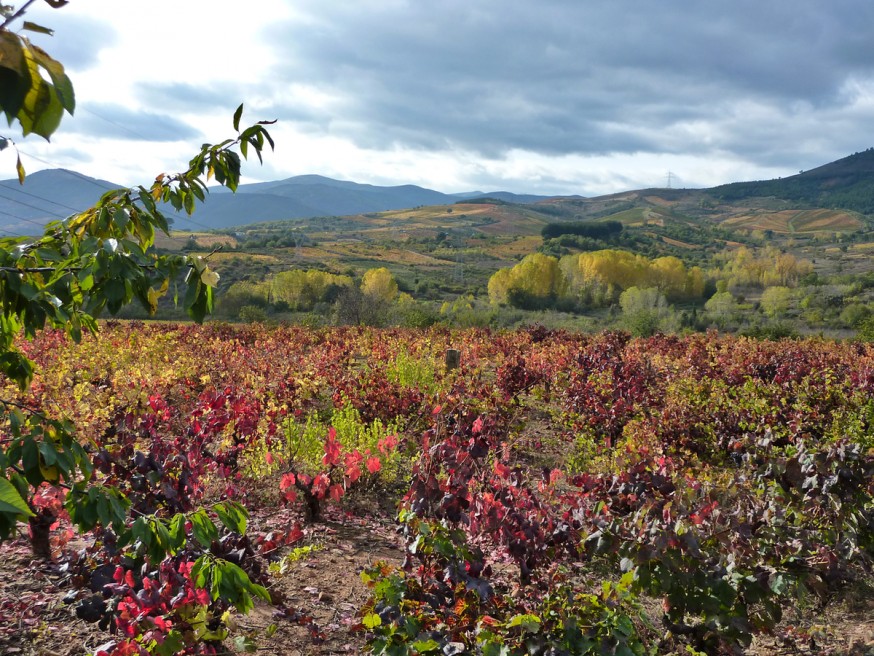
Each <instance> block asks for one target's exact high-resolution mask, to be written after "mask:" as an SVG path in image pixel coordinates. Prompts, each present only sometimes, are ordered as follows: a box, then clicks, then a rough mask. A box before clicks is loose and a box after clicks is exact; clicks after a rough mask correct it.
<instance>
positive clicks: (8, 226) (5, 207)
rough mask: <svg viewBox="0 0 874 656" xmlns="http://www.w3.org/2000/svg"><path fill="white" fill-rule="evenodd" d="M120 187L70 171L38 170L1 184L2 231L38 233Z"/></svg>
mask: <svg viewBox="0 0 874 656" xmlns="http://www.w3.org/2000/svg"><path fill="white" fill-rule="evenodd" d="M118 186H119V185H117V184H113V183H112V182H107V181H106V180H98V179H97V178H91V177H88V176H87V175H82V174H81V173H76V172H75V171H68V170H67V169H51V170H46V171H37V172H36V173H31V174H30V175H28V176H27V178H26V179H25V181H24V185H20V184H18V179H15V180H2V181H0V231H2V233H3V234H16V235H24V234H35V233H36V232H42V230H41V229H42V226H44V225H45V224H46V223H49V222H50V221H55V220H57V219H63V218H66V217H67V216H69V215H70V214H73V213H75V212H79V211H81V210H83V209H85V208H87V207H90V206H91V205H93V204H94V202H95V201H96V200H97V199H98V198H100V195H101V194H103V192H105V191H107V190H109V189H115V188H117V187H118Z"/></svg>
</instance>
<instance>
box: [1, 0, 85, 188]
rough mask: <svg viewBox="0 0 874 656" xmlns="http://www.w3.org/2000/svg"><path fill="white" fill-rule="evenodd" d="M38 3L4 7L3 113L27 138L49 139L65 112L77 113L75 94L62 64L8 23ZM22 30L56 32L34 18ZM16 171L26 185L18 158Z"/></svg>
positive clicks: (53, 0)
mask: <svg viewBox="0 0 874 656" xmlns="http://www.w3.org/2000/svg"><path fill="white" fill-rule="evenodd" d="M34 2H35V0H29V1H28V2H25V3H24V5H22V6H21V7H20V8H19V9H15V7H13V6H11V5H0V17H2V18H3V22H2V23H0V111H2V112H3V113H4V114H5V115H6V120H7V121H8V123H9V125H10V126H11V125H12V123H13V122H18V125H19V126H20V127H21V133H22V135H23V136H25V137H26V136H27V135H29V134H38V135H39V136H41V137H43V138H44V139H46V140H48V139H49V137H50V136H51V135H52V133H53V132H54V131H55V130H57V129H58V126H59V125H60V124H61V117H62V116H63V114H64V112H65V111H66V112H67V113H68V114H70V115H72V114H73V111H74V110H75V109H76V96H75V94H74V92H73V84H72V82H70V78H69V77H67V74H66V72H65V71H64V66H63V64H61V63H60V62H59V61H57V60H56V59H53V58H52V57H51V56H50V55H49V54H48V53H47V52H46V51H45V50H43V49H42V48H40V47H39V46H37V45H34V44H33V43H31V42H30V40H29V39H28V38H27V37H26V36H23V35H21V34H17V33H15V32H11V31H10V30H9V26H10V25H11V24H12V23H14V22H16V21H17V20H19V19H21V18H23V16H24V14H25V12H26V11H27V9H28V8H29V7H30V6H31V5H32V4H33V3H34ZM46 3H48V4H49V5H51V6H52V7H54V8H55V9H58V8H60V7H63V6H64V5H66V4H67V2H66V0H46ZM21 30H22V31H25V32H33V33H35V34H48V35H49V36H51V35H52V34H54V32H53V31H52V30H51V29H49V28H47V27H43V26H42V25H37V24H36V23H32V22H30V21H24V22H23V23H22V25H21ZM11 143H12V141H11V140H10V139H8V138H6V137H0V150H4V149H5V148H6V147H8V146H9V145H10V144H11ZM16 169H17V172H18V180H19V182H21V183H23V182H24V167H23V166H22V164H21V158H20V157H18V158H17V161H16Z"/></svg>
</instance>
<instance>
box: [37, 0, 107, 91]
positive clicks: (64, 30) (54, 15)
mask: <svg viewBox="0 0 874 656" xmlns="http://www.w3.org/2000/svg"><path fill="white" fill-rule="evenodd" d="M41 5H42V3H40V5H37V8H38V9H39V8H41ZM27 20H31V21H33V22H35V23H37V24H39V25H43V26H45V27H48V28H50V29H52V30H54V32H55V33H54V36H48V35H44V34H36V33H31V32H27V33H23V34H26V35H27V37H28V38H29V39H30V40H31V41H32V42H33V43H35V44H36V45H38V46H40V47H41V48H43V49H44V50H45V51H46V52H48V53H49V55H51V56H52V57H53V58H54V59H56V60H58V61H59V62H61V63H62V64H63V65H64V67H65V68H66V69H67V71H68V73H72V74H75V72H77V71H86V70H88V69H89V68H92V67H93V66H94V65H95V64H96V63H97V59H98V57H99V55H100V51H101V50H102V49H103V48H106V47H109V46H111V45H113V44H114V43H115V42H116V40H117V36H116V33H115V30H114V29H113V27H112V25H111V24H110V23H109V22H107V21H104V20H101V19H99V18H93V17H89V16H83V15H76V14H71V13H70V12H65V11H49V10H48V8H46V9H45V10H42V11H37V10H34V11H32V12H29V13H28V14H27ZM72 77H75V75H72ZM74 84H75V80H74Z"/></svg>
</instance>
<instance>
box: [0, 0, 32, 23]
mask: <svg viewBox="0 0 874 656" xmlns="http://www.w3.org/2000/svg"><path fill="white" fill-rule="evenodd" d="M34 2H36V0H27V2H25V3H24V4H23V5H21V9H19V10H18V11H16V12H15V13H14V14H12V15H11V16H9V17H8V18H7V19H6V20H5V21H3V24H2V25H0V30H5V29H6V26H7V25H9V24H10V23H12V22H14V21H17V20H18V19H19V18H21V17H22V16H24V13H25V12H26V11H27V8H28V7H30V5H32V4H33V3H34Z"/></svg>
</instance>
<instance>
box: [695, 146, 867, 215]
mask: <svg viewBox="0 0 874 656" xmlns="http://www.w3.org/2000/svg"><path fill="white" fill-rule="evenodd" d="M708 191H709V193H710V194H711V195H713V196H714V197H715V198H717V199H719V200H721V201H724V202H729V203H733V202H737V201H742V200H746V199H750V198H757V197H758V198H761V197H774V198H779V199H782V200H787V201H794V202H796V203H803V204H806V205H808V206H810V207H824V208H841V209H847V210H853V211H855V212H859V213H862V214H872V213H874V148H869V149H868V150H866V151H864V152H861V153H855V154H854V155H850V156H849V157H844V158H843V159H839V160H837V161H835V162H831V163H829V164H825V165H824V166H820V167H817V168H815V169H811V170H810V171H802V172H801V173H799V174H797V175H793V176H790V177H788V178H778V179H777V180H763V181H758V182H734V183H732V184H727V185H721V186H718V187H714V188H713V189H710V190H708Z"/></svg>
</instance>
